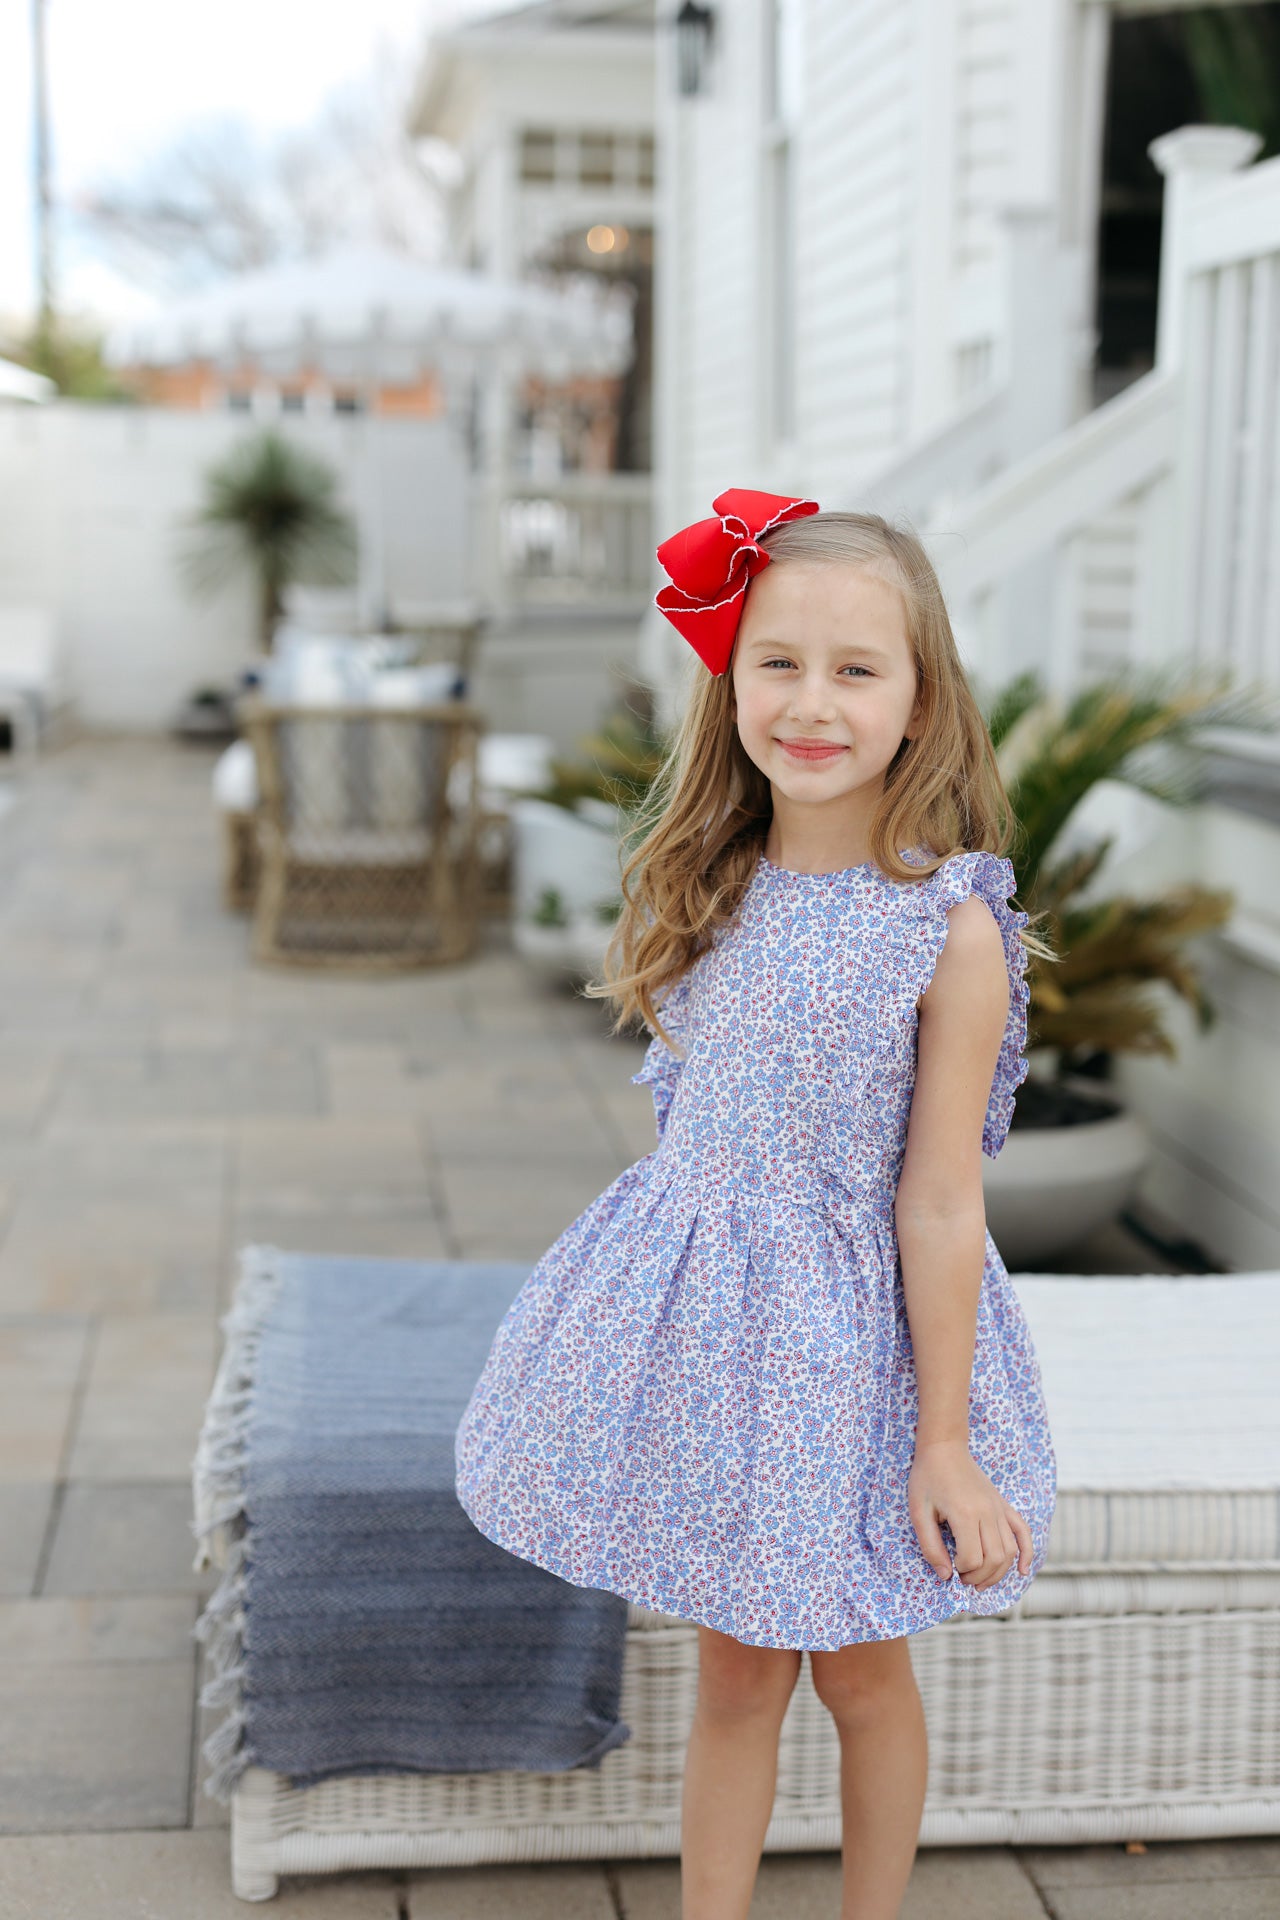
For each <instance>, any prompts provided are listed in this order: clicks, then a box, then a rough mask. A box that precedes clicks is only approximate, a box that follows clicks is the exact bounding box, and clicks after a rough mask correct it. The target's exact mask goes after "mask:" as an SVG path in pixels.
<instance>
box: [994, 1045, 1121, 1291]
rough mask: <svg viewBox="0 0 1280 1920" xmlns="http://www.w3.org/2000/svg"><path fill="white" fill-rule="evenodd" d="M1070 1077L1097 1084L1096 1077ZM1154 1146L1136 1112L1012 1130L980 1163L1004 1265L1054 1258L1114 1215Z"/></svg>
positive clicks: (1083, 1086)
mask: <svg viewBox="0 0 1280 1920" xmlns="http://www.w3.org/2000/svg"><path fill="white" fill-rule="evenodd" d="M1068 1084H1069V1085H1070V1086H1072V1088H1073V1089H1075V1090H1076V1091H1079V1092H1082V1093H1085V1094H1088V1093H1089V1092H1091V1091H1092V1092H1094V1093H1096V1092H1097V1089H1096V1087H1094V1086H1093V1085H1092V1083H1090V1082H1083V1083H1082V1082H1080V1081H1077V1080H1072V1081H1070V1082H1069V1083H1068ZM1150 1150H1151V1143H1150V1138H1149V1136H1148V1133H1147V1130H1146V1128H1145V1127H1144V1125H1143V1124H1142V1122H1141V1121H1140V1120H1139V1119H1138V1118H1137V1117H1136V1116H1135V1115H1134V1114H1132V1113H1118V1114H1111V1115H1107V1116H1105V1117H1103V1118H1101V1119H1098V1120H1087V1121H1084V1122H1082V1123H1081V1124H1079V1125H1077V1126H1072V1127H1043V1128H1042V1127H1028V1128H1025V1129H1024V1128H1018V1129H1015V1130H1013V1131H1011V1132H1010V1134H1009V1137H1008V1139H1007V1140H1006V1141H1005V1143H1004V1145H1003V1147H1002V1148H1001V1149H1000V1152H999V1154H998V1155H997V1157H996V1158H995V1159H994V1160H984V1161H983V1163H982V1188H983V1197H984V1200H985V1203H986V1212H987V1226H988V1227H989V1229H990V1231H991V1237H992V1239H993V1240H994V1241H995V1243H996V1245H997V1247H998V1248H999V1249H1000V1257H1001V1259H1002V1260H1003V1261H1004V1263H1005V1265H1006V1266H1007V1267H1009V1268H1010V1269H1011V1270H1015V1271H1016V1270H1017V1269H1018V1268H1019V1267H1023V1266H1025V1265H1026V1264H1027V1263H1028V1262H1030V1261H1041V1260H1049V1259H1052V1257H1053V1256H1054V1255H1055V1254H1056V1253H1059V1252H1060V1251H1061V1250H1062V1249H1063V1248H1064V1247H1070V1246H1074V1245H1075V1244H1076V1243H1077V1242H1079V1241H1081V1240H1084V1239H1086V1238H1087V1237H1088V1235H1089V1234H1090V1233H1093V1232H1094V1231H1095V1230H1096V1229H1097V1228H1099V1227H1104V1226H1106V1225H1107V1223H1108V1222H1109V1221H1111V1220H1114V1219H1115V1217H1116V1215H1117V1214H1118V1213H1119V1212H1120V1210H1121V1208H1122V1207H1124V1206H1125V1205H1126V1204H1127V1202H1128V1201H1129V1199H1130V1197H1131V1195H1132V1193H1133V1191H1134V1188H1135V1187H1136V1185H1137V1182H1138V1176H1139V1175H1140V1174H1141V1172H1142V1169H1143V1167H1144V1166H1145V1165H1146V1163H1147V1158H1148V1155H1149V1153H1150Z"/></svg>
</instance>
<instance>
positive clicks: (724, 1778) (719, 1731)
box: [680, 1625, 800, 1920]
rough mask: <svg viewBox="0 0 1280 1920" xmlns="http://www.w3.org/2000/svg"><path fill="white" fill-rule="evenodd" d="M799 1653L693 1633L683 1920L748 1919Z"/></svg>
mask: <svg viewBox="0 0 1280 1920" xmlns="http://www.w3.org/2000/svg"><path fill="white" fill-rule="evenodd" d="M799 1674H800V1654H799V1653H798V1652H793V1651H791V1650H790V1649H786V1648H782V1647H748V1646H744V1645H743V1644H742V1642H741V1641H740V1640H735V1639H733V1637H732V1636H731V1635H730V1634H727V1633H718V1632H717V1631H716V1630H715V1628H714V1627H704V1626H702V1625H699V1627H698V1697H697V1704H696V1706H695V1709H694V1716H693V1728H692V1731H691V1732H690V1735H689V1751H688V1757H687V1759H686V1761H685V1769H684V1789H683V1798H682V1803H681V1819H680V1898H681V1912H682V1915H683V1920H746V1914H747V1909H748V1908H749V1907H750V1905H751V1894H752V1890H753V1889H754V1887H755V1883H756V1874H757V1873H758V1871H759V1868H760V1853H761V1850H762V1848H763V1846H764V1836H765V1831H766V1829H767V1827H768V1825H769V1816H770V1814H771V1813H772V1811H773V1795H774V1788H775V1787H776V1785H777V1779H778V1735H779V1733H780V1732H781V1730H782V1722H783V1718H784V1716H785V1714H786V1711H787V1702H788V1701H789V1700H790V1698H791V1695H792V1691H793V1690H794V1687H795V1684H796V1680H797V1679H798V1677H799Z"/></svg>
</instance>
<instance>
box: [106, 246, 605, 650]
mask: <svg viewBox="0 0 1280 1920" xmlns="http://www.w3.org/2000/svg"><path fill="white" fill-rule="evenodd" d="M631 351H632V331H631V309H630V302H629V300H628V298H627V295H626V293H625V291H624V290H621V289H615V288H609V287H605V286H602V285H600V284H599V283H598V282H593V281H592V280H591V277H590V276H586V275H584V276H581V277H580V278H579V279H578V280H577V281H574V282H572V283H570V284H568V285H565V286H556V287H546V286H538V285H535V284H522V283H516V282H511V281H501V280H496V279H493V278H490V277H488V276H486V275H484V274H480V273H471V272H468V271H465V270H462V269H459V268H452V267H429V266H423V265H420V264H419V263H418V262H416V261H413V260H410V259H408V258H407V257H405V256H404V255H401V254H395V253H391V252H386V251H382V250H378V249H375V248H363V247H353V248H342V249H339V250H336V251H334V252H332V253H329V254H325V255H323V256H321V257H318V258H316V259H313V260H303V261H297V262H293V263H290V264H287V265H284V266H276V267H268V268H264V269H262V270H261V271H259V272H255V273H248V274H239V275H236V276H234V277H232V278H230V279H227V280H225V281H223V282H221V283H219V284H218V285H216V286H214V287H212V288H210V289H209V291H208V292H206V293H202V294H199V295H196V296H193V297H190V298H188V299H184V300H178V301H173V302H171V303H169V304H168V305H167V306H165V307H163V308H160V309H158V310H157V311H156V313H155V314H153V315H148V316H146V317H145V318H142V319H133V320H130V321H128V322H127V323H124V324H122V325H121V326H119V327H117V328H116V329H115V331H114V332H113V333H112V334H111V336H110V337H109V339H108V341H107V345H106V358H107V359H108V361H109V362H110V363H112V364H113V365H116V366H151V367H162V366H175V365H183V364H186V363H189V362H191V361H196V360H203V361H206V362H208V363H210V364H212V365H214V366H216V367H225V368H226V369H227V370H228V371H231V370H232V369H237V368H246V367H247V368H251V369H253V370H255V371H257V372H258V373H259V374H260V375H261V376H262V378H263V379H287V378H290V377H292V376H296V375H298V374H301V373H302V372H303V371H304V370H306V369H315V370H317V371H319V372H321V373H323V374H324V375H325V376H326V377H327V378H329V379H331V380H335V381H341V382H343V383H346V384H351V385H354V386H356V387H357V388H358V389H359V390H360V392H361V394H362V397H363V401H364V406H363V434H364V462H363V465H364V476H363V485H362V486H361V488H360V518H361V523H362V524H361V539H360V552H361V568H360V571H361V582H360V602H361V608H362V611H363V613H364V615H365V617H366V619H374V618H376V617H377V615H378V613H379V611H380V610H381V608H382V605H383V587H384V565H383V555H382V552H381V538H380V528H381V511H380V500H379V495H378V460H377V457H376V450H375V448H374V446H373V444H372V442H373V436H374V434H375V432H376V427H375V425H374V419H375V416H374V412H373V397H374V394H375V392H376V390H377V389H378V388H379V387H380V386H383V385H386V384H389V383H390V384H399V383H408V382H411V381H413V380H414V379H416V378H418V377H419V376H421V375H422V374H423V373H427V372H430V373H433V374H435V375H436V376H437V377H438V378H439V379H440V380H441V381H442V383H443V386H444V391H445V396H446V407H447V410H448V412H449V414H450V416H451V417H452V419H453V420H454V421H455V423H456V422H457V421H458V419H459V415H460V411H461V409H460V402H461V400H462V398H463V396H464V394H465V392H466V391H467V389H468V386H469V383H470V381H471V379H472V378H473V377H478V378H479V380H480V382H481V389H482V391H483V390H484V388H485V387H486V386H487V387H488V388H489V389H490V390H491V391H501V390H502V388H503V387H504V385H505V383H506V382H507V381H508V380H509V379H511V378H513V377H518V376H519V375H521V374H524V373H537V374H541V375H542V376H543V377H545V378H547V379H551V380H559V379H565V378H567V377H569V376H570V375H571V374H575V373H595V374H616V373H621V372H623V371H624V370H625V368H626V366H627V364H628V362H629V359H630V356H631Z"/></svg>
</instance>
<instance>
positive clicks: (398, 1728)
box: [194, 1247, 631, 1799]
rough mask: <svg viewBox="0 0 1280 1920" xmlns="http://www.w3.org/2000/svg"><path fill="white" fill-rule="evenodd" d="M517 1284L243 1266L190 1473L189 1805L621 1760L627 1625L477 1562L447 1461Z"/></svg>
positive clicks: (463, 1266)
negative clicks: (433, 1775)
mask: <svg viewBox="0 0 1280 1920" xmlns="http://www.w3.org/2000/svg"><path fill="white" fill-rule="evenodd" d="M527 1271H528V1269H527V1268H525V1267H514V1266H506V1265H503V1266H480V1265H469V1264H467V1263H465V1262H444V1261H441V1262H429V1261H408V1260H380V1259H379V1260H374V1259H345V1258H344V1259H332V1258H320V1257H317V1256H314V1255H310V1254H291V1253H282V1252H280V1251H279V1250H278V1249H276V1248H272V1247H249V1248H247V1249H246V1250H245V1251H244V1253H243V1254H242V1256H241V1276H240V1284H239V1286H238V1288H237V1291H236V1296H235V1300H234V1303H233V1306H232V1309H231V1312H230V1313H229V1314H228V1315H227V1316H226V1318H225V1319H224V1321H223V1323H222V1324H223V1329H224V1332H225V1334H226V1346H225V1349H224V1352H223V1358H222V1364H221V1366H220V1368H219V1371H218V1378H217V1380H216V1382H215V1384H214V1388H213V1392H212V1395H211V1397H210V1400H209V1405H208V1408H207V1410H206V1413H205V1421H204V1429H203V1432H202V1434H201V1437H200V1444H199V1449H198V1451H197V1454H196V1459H195V1467H194V1474H195V1494H196V1518H195V1532H196V1534H197V1537H198V1539H199V1541H200V1545H201V1550H200V1553H199V1554H198V1556H197V1563H196V1564H197V1566H200V1565H208V1564H209V1561H210V1557H211V1548H212V1545H213V1536H214V1534H215V1533H216V1532H217V1531H218V1530H219V1529H225V1532H224V1533H223V1535H222V1539H223V1554H222V1556H221V1557H222V1559H223V1574H222V1579H221V1582H220V1584H219V1586H218V1588H217V1591H216V1592H215V1593H214V1594H213V1596H212V1597H211V1599H210V1601H209V1603H208V1605H207V1607H206V1608H205V1611H204V1613H203V1614H202V1615H201V1617H200V1620H199V1622H198V1624H197V1627H196V1634H197V1637H198V1638H199V1639H201V1640H202V1641H203V1642H204V1643H205V1644H206V1647H207V1651H208V1660H209V1665H210V1668H211V1672H212V1678H211V1679H210V1680H209V1681H208V1683H207V1685H206V1686H205V1688H204V1691H203V1693H202V1694H201V1700H202V1703H203V1704H205V1705H208V1706H218V1705H225V1706H227V1707H228V1709H229V1711H228V1714H227V1717H226V1718H225V1720H223V1721H222V1722H221V1724H220V1725H219V1726H218V1727H217V1728H216V1729H215V1730H214V1732H213V1733H212V1734H211V1735H210V1737H209V1739H208V1740H207V1742H206V1743H205V1754H206V1756H207V1758H208V1760H209V1763H210V1768H211V1772H210V1777H209V1781H208V1784H207V1788H206V1791H207V1792H209V1793H210V1794H212V1795H213V1796H215V1797H216V1798H219V1799H225V1798H226V1797H227V1795H228V1794H229V1793H230V1791H231V1789H232V1787H233V1786H234V1785H235V1782H236V1780H237V1778H238V1777H239V1775H240V1774H241V1772H242V1771H243V1770H244V1768H245V1767H246V1766H249V1765H256V1766H262V1767H267V1768H270V1769H271V1770H272V1771H273V1772H276V1773H280V1774H284V1775H287V1776H288V1777H289V1778H290V1779H291V1780H292V1781H293V1782H294V1784H295V1785H298V1786H307V1785H311V1784H313V1783H314V1782H315V1781H317V1780H321V1779H324V1778H325V1777H326V1776H329V1775H333V1774H347V1773H387V1772H402V1771H409V1772H487V1771H490V1770H491V1769H496V1768H518V1769H521V1770H526V1771H531V1772H539V1773H541V1772H548V1773H554V1772H561V1771H564V1770H565V1769H567V1768H570V1767H580V1766H598V1765H599V1763H600V1761H601V1759H602V1758H603V1756H604V1755H605V1754H606V1753H608V1752H609V1751H610V1750H611V1749H612V1748H614V1747H616V1746H620V1745H621V1744H622V1742H623V1741H624V1740H626V1739H628V1738H629V1737H630V1731H631V1730H630V1728H629V1727H628V1726H627V1725H626V1723H625V1722H624V1721H622V1720H620V1719H619V1718H618V1700H619V1695H620V1692H621V1676H622V1659H623V1646H624V1639H625V1634H626V1619H627V1603H626V1601H625V1600H622V1599H620V1598H619V1597H618V1596H616V1595H614V1594H611V1593H606V1592H604V1591H602V1590H599V1589H596V1588H584V1587H575V1586H571V1585H570V1584H569V1583H568V1582H567V1581H564V1580H561V1579H560V1578H559V1577H558V1576H557V1575H555V1574H552V1573H547V1572H545V1571H544V1570H543V1569H542V1568H541V1567H535V1566H533V1565H532V1564H530V1563H529V1562H528V1561H524V1560H520V1559H517V1558H516V1557H515V1556H514V1555H512V1554H509V1553H507V1552H506V1551H505V1550H504V1549H503V1548H501V1547H498V1546H495V1545H494V1544H493V1542H492V1541H490V1540H486V1539H485V1537H484V1536H483V1534H481V1533H480V1532H478V1530H477V1529H476V1527H475V1526H474V1525H473V1524H472V1522H471V1521H470V1520H469V1519H468V1517H467V1515H466V1514H465V1513H464V1512H463V1510H462V1508H461V1507H460V1506H459V1504H458V1500H457V1496H456V1494H455V1492H454V1457H453V1440H454V1433H455V1431H456V1428H457V1424H458V1421H459V1419H460V1418H461V1415H462V1412H463V1409H464V1407H465V1405H466V1403H467V1400H468V1398H469V1397H470V1393H471V1389H472V1387H473V1385H474V1384H475V1381H476V1380H477V1379H478V1377H479V1374H480V1370H481V1367H482V1366H483V1364H484V1360H485V1356H486V1354H487V1353H488V1350H489V1346H490V1343H491V1341H492V1339H493V1335H494V1333H495V1331H496V1329H497V1326H498V1323H499V1321H500V1320H501V1319H502V1316H503V1314H504V1313H505V1312H506V1310H507V1308H508V1306H509V1305H510V1304H511V1301H512V1300H513V1299H514V1297H515V1295H516V1292H517V1290H518V1289H519V1287H520V1285H521V1283H522V1281H523V1280H524V1278H525V1276H526V1274H527Z"/></svg>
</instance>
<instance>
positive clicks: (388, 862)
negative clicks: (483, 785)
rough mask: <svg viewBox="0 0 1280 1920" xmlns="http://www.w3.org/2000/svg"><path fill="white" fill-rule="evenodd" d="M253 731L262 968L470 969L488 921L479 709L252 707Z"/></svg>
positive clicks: (256, 951) (248, 726) (256, 930)
mask: <svg viewBox="0 0 1280 1920" xmlns="http://www.w3.org/2000/svg"><path fill="white" fill-rule="evenodd" d="M242 720H243V724H244V727H245V730H246V732H247V733H248V736H249V738H250V740H251V741H252V743H253V750H254V757H255V760H256V763H257V770H258V783H259V789H260V793H261V804H260V807H259V812H258V850H259V858H260V865H261V872H260V878H259V882H258V887H257V895H256V900H255V906H254V918H253V936H252V948H253V956H254V958H255V959H256V960H264V961H277V962H279V961H290V962H294V963H300V964H305V965H310V966H328V967H353V966H354V967H359V968H362V969H364V968H377V969H382V968H393V967H413V966H424V965H430V964H433V963H436V964H438V963H442V962H447V961H454V960H461V959H464V958H465V957H466V955H467V954H468V953H469V952H470V951H471V949H472V946H473V944H474V940H475V931H476V918H477V886H476V874H477V866H478V863H477V860H476V834H477V827H478V820H479V795H478V785H477V780H476V743H477V740H478V738H479V735H480V732H481V724H482V723H481V718H480V715H479V714H478V713H477V712H476V710H475V709H474V708H471V707H467V706H463V705H462V704H460V703H458V702H452V701H451V702H447V703H445V704H443V705H439V706H417V707H390V706H388V707H371V706H349V707H344V706H323V707H321V706H315V707H306V706H293V705H283V704H281V705H276V704H274V703H273V704H267V703H265V702H262V701H251V702H248V703H246V704H245V706H244V708H243V710H242Z"/></svg>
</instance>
